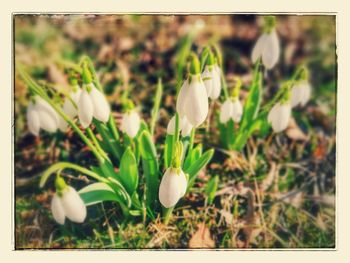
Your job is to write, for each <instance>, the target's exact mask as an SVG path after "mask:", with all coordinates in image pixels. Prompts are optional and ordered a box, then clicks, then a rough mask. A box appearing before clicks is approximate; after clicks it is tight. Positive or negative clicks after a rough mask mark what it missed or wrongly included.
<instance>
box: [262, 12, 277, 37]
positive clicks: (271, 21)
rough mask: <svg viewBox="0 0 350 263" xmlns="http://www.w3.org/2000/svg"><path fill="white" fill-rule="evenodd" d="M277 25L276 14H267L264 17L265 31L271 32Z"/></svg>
mask: <svg viewBox="0 0 350 263" xmlns="http://www.w3.org/2000/svg"><path fill="white" fill-rule="evenodd" d="M275 26H276V17H275V16H265V17H264V31H265V32H266V33H270V32H271V31H272V29H274V28H275Z"/></svg>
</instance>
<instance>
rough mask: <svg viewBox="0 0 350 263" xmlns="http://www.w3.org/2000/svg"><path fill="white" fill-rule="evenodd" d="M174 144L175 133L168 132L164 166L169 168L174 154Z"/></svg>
mask: <svg viewBox="0 0 350 263" xmlns="http://www.w3.org/2000/svg"><path fill="white" fill-rule="evenodd" d="M173 144H174V135H170V134H167V135H166V138H165V146H164V167H165V168H168V167H169V166H170V164H171V159H172V155H173V152H172V151H173Z"/></svg>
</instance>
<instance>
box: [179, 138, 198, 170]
mask: <svg viewBox="0 0 350 263" xmlns="http://www.w3.org/2000/svg"><path fill="white" fill-rule="evenodd" d="M201 155H202V144H198V145H197V146H196V147H195V148H194V149H193V150H192V151H190V152H189V153H188V154H187V157H186V159H185V162H184V165H183V169H184V170H187V169H188V168H189V167H190V166H191V164H192V163H193V162H194V161H195V160H198V159H199V157H201Z"/></svg>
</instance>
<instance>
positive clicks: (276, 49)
mask: <svg viewBox="0 0 350 263" xmlns="http://www.w3.org/2000/svg"><path fill="white" fill-rule="evenodd" d="M279 55H280V45H279V40H278V36H277V33H276V30H275V29H272V30H271V32H270V33H264V34H262V35H261V36H260V37H259V39H258V41H257V42H256V44H255V46H254V48H253V52H252V61H253V63H255V62H256V61H257V60H258V59H259V58H260V57H262V62H263V64H264V66H265V67H266V68H267V69H271V68H273V67H274V66H275V65H276V63H277V62H278V58H279Z"/></svg>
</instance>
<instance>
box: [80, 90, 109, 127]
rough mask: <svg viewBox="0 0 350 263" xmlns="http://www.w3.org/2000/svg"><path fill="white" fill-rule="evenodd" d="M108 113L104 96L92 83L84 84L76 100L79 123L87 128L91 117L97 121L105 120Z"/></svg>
mask: <svg viewBox="0 0 350 263" xmlns="http://www.w3.org/2000/svg"><path fill="white" fill-rule="evenodd" d="M109 115H110V107H109V104H108V102H107V99H106V97H105V96H104V95H103V94H102V93H101V91H99V90H98V89H97V88H96V87H95V85H94V84H93V83H89V84H84V86H83V90H82V91H81V94H80V96H79V102H78V117H79V120H80V123H81V125H82V126H83V127H84V128H87V127H88V126H89V125H90V124H91V122H92V118H93V117H94V118H96V119H97V120H99V121H102V122H107V121H108V119H109Z"/></svg>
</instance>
